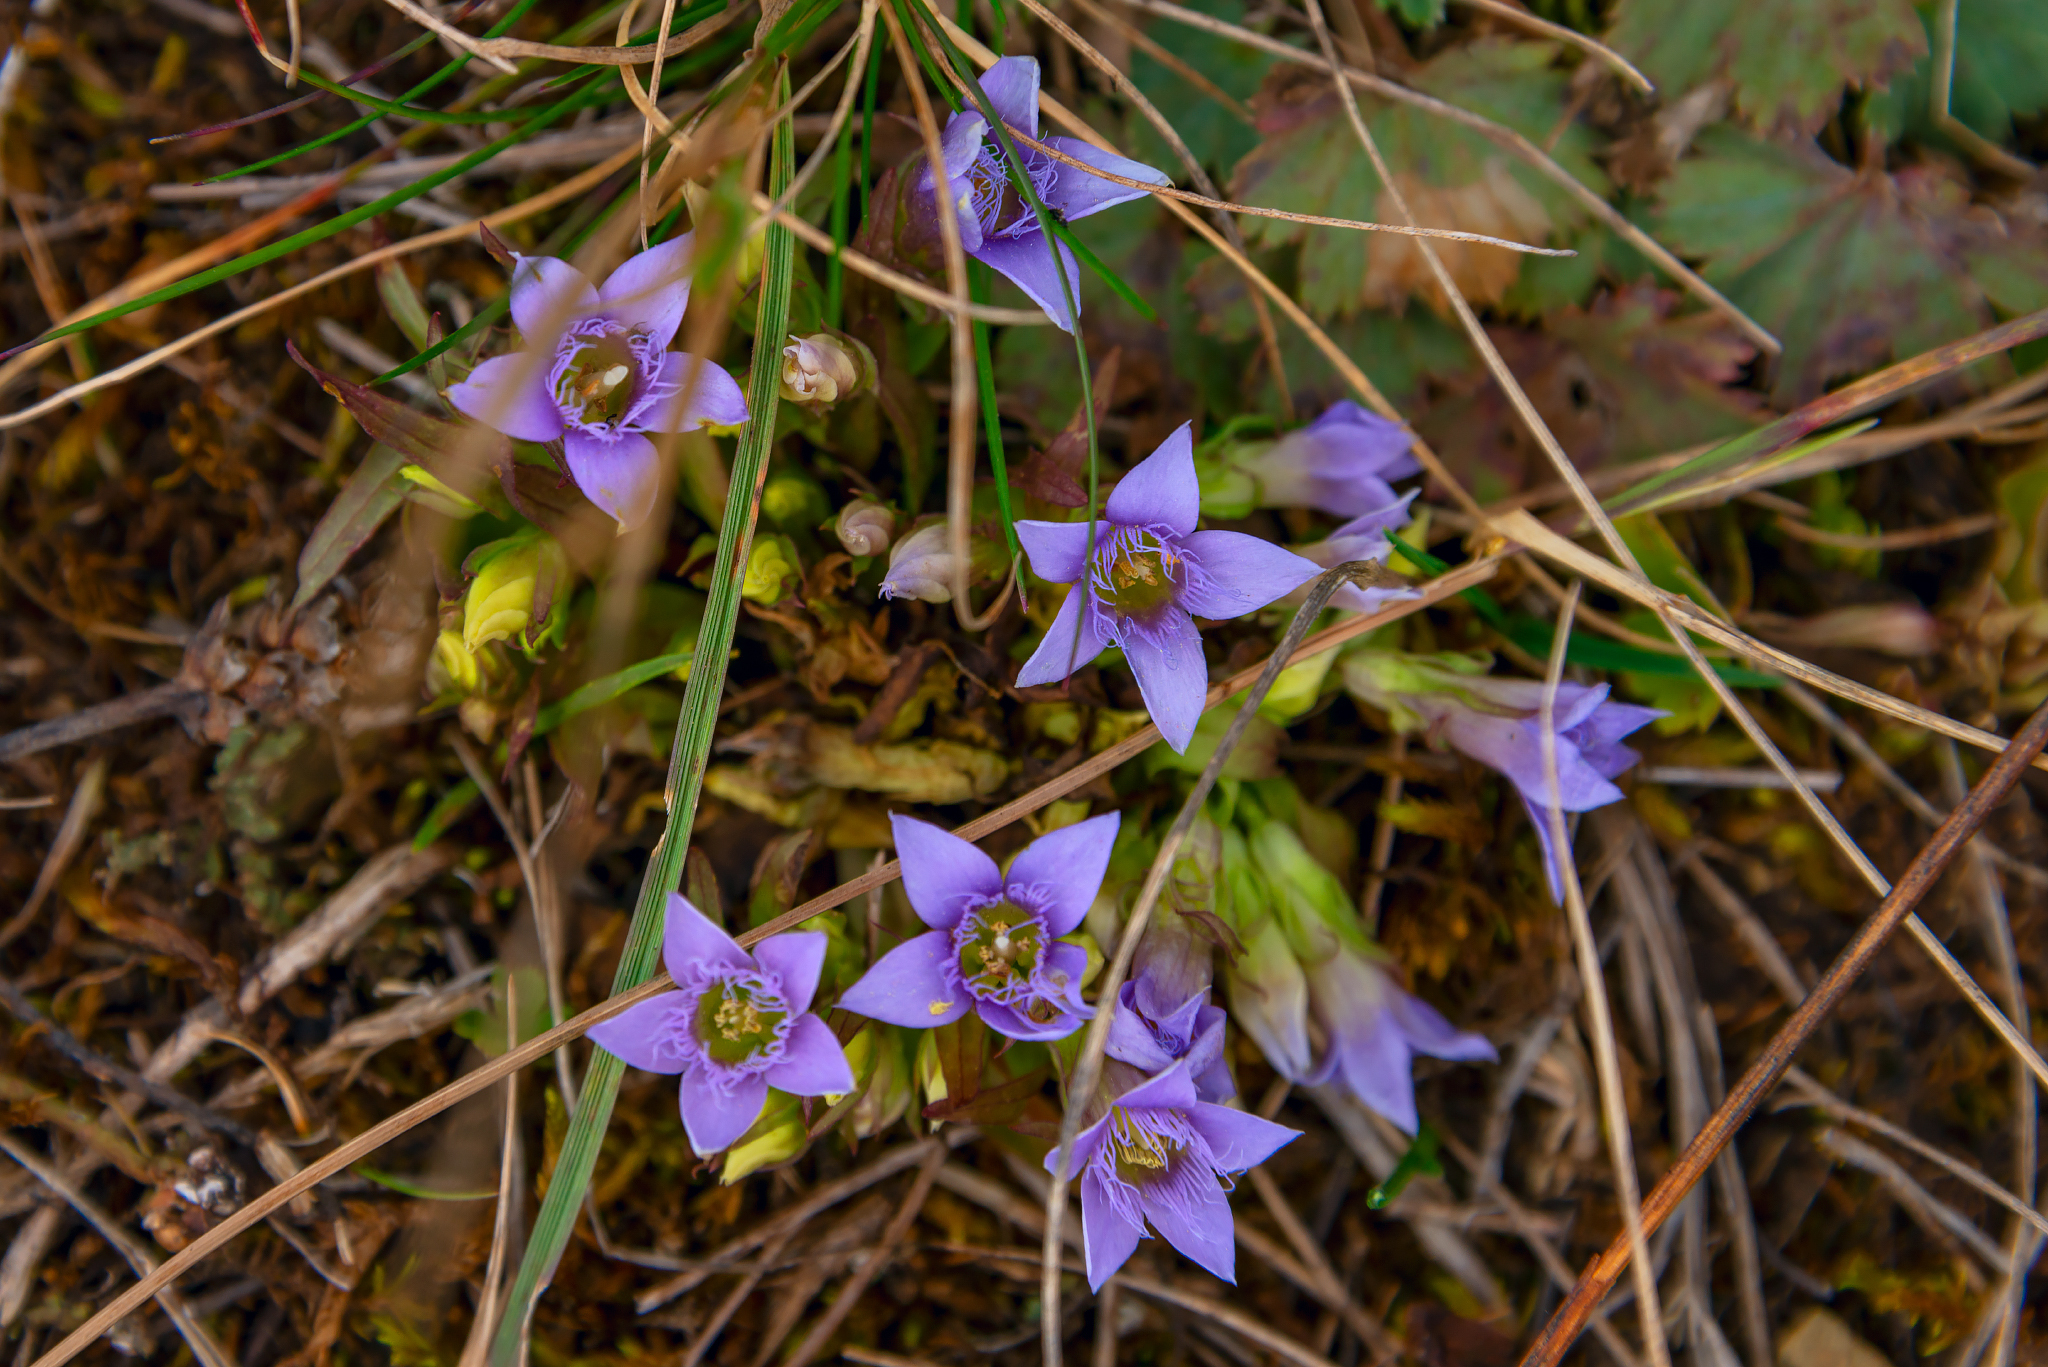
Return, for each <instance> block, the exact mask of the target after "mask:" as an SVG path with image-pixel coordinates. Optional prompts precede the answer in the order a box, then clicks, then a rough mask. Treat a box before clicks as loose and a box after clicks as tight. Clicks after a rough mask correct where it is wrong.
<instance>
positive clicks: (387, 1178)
mask: <svg viewBox="0 0 2048 1367" xmlns="http://www.w3.org/2000/svg"><path fill="white" fill-rule="evenodd" d="M349 1171H350V1172H353V1173H354V1174H355V1175H356V1176H358V1177H360V1178H362V1179H363V1180H364V1181H366V1182H375V1183H376V1184H377V1185H378V1186H380V1187H385V1188H388V1189H389V1190H391V1191H395V1192H397V1193H398V1194H399V1195H400V1196H410V1197H412V1198H414V1199H415V1200H419V1201H494V1200H496V1199H497V1197H498V1193H497V1192H496V1191H436V1190H435V1189H434V1188H432V1187H423V1186H421V1185H419V1184H418V1183H417V1182H412V1181H408V1180H407V1179H405V1178H403V1177H400V1176H399V1175H398V1174H397V1173H394V1172H385V1171H384V1170H383V1169H381V1168H373V1167H369V1166H367V1165H365V1164H361V1163H358V1164H357V1165H356V1166H355V1167H353V1168H350V1169H349Z"/></svg>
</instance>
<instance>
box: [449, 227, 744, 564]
mask: <svg viewBox="0 0 2048 1367" xmlns="http://www.w3.org/2000/svg"><path fill="white" fill-rule="evenodd" d="M692 238H693V235H692V234H690V233H685V234H683V235H682V236H681V237H677V238H672V239H671V240H669V241H667V242H664V243H662V244H661V245H660V246H658V247H653V248H650V249H649V250H647V251H644V252H642V253H640V254H639V255H638V256H635V257H632V258H629V259H628V260H627V261H626V262H625V263H624V264H622V265H621V266H620V267H619V268H618V269H617V270H615V271H613V272H612V273H611V275H610V276H609V277H607V278H606V280H605V282H604V284H603V285H602V286H597V285H592V284H591V283H590V281H589V280H588V279H586V278H585V277H584V275H583V272H581V271H579V270H577V269H576V268H575V267H574V266H572V265H570V264H569V263H568V262H566V261H558V260H556V259H555V258H554V257H552V256H518V257H515V258H514V260H515V263H516V264H515V266H514V269H513V273H512V321H513V322H514V323H517V324H518V325H519V332H520V335H521V337H523V338H524V339H525V342H526V349H525V350H523V351H520V352H516V353H514V354H512V355H510V356H494V357H492V358H491V359H490V360H488V361H485V362H484V363H483V364H482V365H480V366H478V367H477V368H476V369H475V370H474V371H472V372H471V373H470V376H469V378H468V379H466V380H464V381H463V382H462V383H460V384H457V385H453V386H450V388H449V390H448V402H449V403H451V404H453V405H454V406H455V407H456V409H457V410H458V411H460V412H463V413H466V414H468V415H469V416H470V417H472V418H475V419H476V420H477V421H478V422H481V423H483V424H484V425H485V426H487V427H492V428H495V429H497V430H498V431H500V432H503V433H504V434H505V435H506V436H508V437H516V438H517V439H519V440H520V441H557V440H559V441H560V442H561V443H562V455H563V458H564V459H565V460H566V461H567V462H568V466H569V473H570V474H571V475H573V476H574V477H575V479H576V484H577V486H578V487H579V488H581V489H582V490H583V492H584V494H585V495H586V496H588V497H589V499H590V501H591V502H592V503H595V504H596V505H597V506H598V507H600V508H602V509H604V510H605V512H607V513H609V514H611V515H612V517H614V518H615V519H617V521H618V524H619V531H620V532H621V533H625V532H628V531H631V530H632V529H633V528H635V527H637V526H639V525H640V524H641V523H642V522H644V521H646V519H647V515H648V514H649V513H650V512H652V511H653V510H654V498H655V494H656V493H657V491H658V490H659V489H660V487H661V480H660V459H659V457H658V455H657V454H656V452H655V449H654V443H653V442H652V441H650V440H649V439H648V437H647V434H648V433H649V432H684V431H688V430H689V429H691V428H693V427H703V426H706V425H714V426H720V427H731V426H735V425H737V424H739V423H743V422H745V421H746V420H747V400H746V396H745V395H743V394H742V393H740V387H739V385H738V384H737V383H736V382H735V381H734V380H733V378H732V376H730V375H728V374H726V373H725V371H724V370H722V369H721V368H719V367H718V366H716V365H714V364H712V363H711V362H710V361H708V360H705V359H704V358H702V357H698V356H687V355H684V354H683V353H681V352H672V351H670V350H669V349H668V345H669V343H670V342H671V341H673V340H675V335H676V329H677V328H678V327H680V326H681V325H682V321H683V310H684V309H685V308H687V307H688V306H689V302H690V252H691V246H692ZM686 388H687V391H688V392H687V393H686V392H685V389H686Z"/></svg>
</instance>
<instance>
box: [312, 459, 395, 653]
mask: <svg viewBox="0 0 2048 1367" xmlns="http://www.w3.org/2000/svg"><path fill="white" fill-rule="evenodd" d="M404 464H405V457H404V456H402V455H400V454H399V453H398V452H396V451H394V450H392V449H391V448H390V447H389V446H386V445H384V444H383V443H382V442H379V443H377V444H376V445H374V446H372V447H371V448H370V453H369V454H368V455H366V456H364V457H363V463H362V464H361V465H358V466H357V467H356V470H355V473H354V474H352V475H350V476H349V477H348V482H347V483H346V484H344V485H342V486H341V492H340V493H339V494H337V495H335V499H334V502H333V503H332V504H330V505H329V506H328V509H327V511H326V512H324V513H322V514H321V515H320V521H319V522H318V524H316V525H315V526H314V528H313V534H312V535H311V536H309V537H307V538H306V548H305V549H304V550H303V551H301V552H299V586H298V588H297V589H296V590H294V591H293V593H292V602H291V608H290V609H289V610H290V611H292V612H297V611H298V610H299V609H300V608H302V607H304V606H305V605H306V604H308V603H310V602H312V601H313V596H314V595H315V594H317V593H319V592H320V590H322V589H324V588H326V587H327V585H328V583H329V582H331V581H332V580H333V578H334V576H335V575H337V574H339V573H341V567H342V566H343V565H346V564H347V563H348V558H349V557H350V556H352V555H354V554H355V553H356V552H357V551H358V550H359V549H361V548H362V544H363V543H364V542H365V541H368V540H369V539H370V538H371V537H373V536H375V535H376V534H377V529H378V528H379V527H381V526H383V525H384V519H385V518H387V517H390V516H391V514H392V513H394V512H396V511H397V510H398V505H399V504H401V503H403V502H405V494H406V489H407V487H408V486H407V485H406V482H405V481H404V480H402V479H400V478H399V477H398V469H399V467H400V466H402V465H404Z"/></svg>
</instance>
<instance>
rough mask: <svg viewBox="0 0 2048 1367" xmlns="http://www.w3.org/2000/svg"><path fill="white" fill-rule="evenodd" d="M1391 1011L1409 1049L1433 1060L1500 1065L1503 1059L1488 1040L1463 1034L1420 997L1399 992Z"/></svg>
mask: <svg viewBox="0 0 2048 1367" xmlns="http://www.w3.org/2000/svg"><path fill="white" fill-rule="evenodd" d="M1387 1006H1388V1009H1389V1010H1391V1011H1392V1012H1393V1013H1394V1020H1395V1022H1396V1023H1398V1024H1399V1025H1400V1027H1401V1033H1402V1034H1404V1035H1406V1036H1407V1037H1408V1047H1409V1048H1411V1049H1413V1050H1414V1051H1415V1052H1416V1053H1418V1054H1428V1055H1429V1056H1430V1057H1431V1058H1443V1059H1452V1060H1454V1061H1457V1062H1460V1063H1498V1062H1500V1055H1499V1054H1498V1053H1496V1052H1495V1051H1494V1047H1493V1045H1492V1044H1491V1043H1489V1042H1488V1041H1487V1038H1486V1036H1484V1035H1480V1034H1475V1033H1474V1032H1472V1031H1470V1030H1460V1029H1458V1027H1456V1026H1455V1025H1452V1024H1451V1023H1450V1022H1449V1021H1447V1020H1445V1019H1444V1015H1443V1013H1442V1012H1441V1011H1439V1010H1437V1009H1436V1008H1435V1007H1434V1006H1431V1005H1430V1004H1429V1003H1428V1002H1426V1001H1423V1000H1422V999H1421V998H1419V997H1412V996H1410V995H1409V994H1408V993H1406V992H1403V991H1401V990H1400V989H1399V988H1396V989H1395V990H1394V991H1393V993H1392V994H1391V995H1390V996H1389V998H1388V1001H1387Z"/></svg>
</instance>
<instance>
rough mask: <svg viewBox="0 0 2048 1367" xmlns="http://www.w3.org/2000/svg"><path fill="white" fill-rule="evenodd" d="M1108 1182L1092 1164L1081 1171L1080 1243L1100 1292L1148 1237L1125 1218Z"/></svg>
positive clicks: (1091, 1280)
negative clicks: (1111, 1193) (1109, 1189)
mask: <svg viewBox="0 0 2048 1367" xmlns="http://www.w3.org/2000/svg"><path fill="white" fill-rule="evenodd" d="M1106 1183H1107V1179H1106V1178H1104V1177H1103V1175H1102V1174H1101V1173H1099V1172H1097V1171H1096V1170H1095V1169H1094V1168H1093V1167H1092V1166H1091V1167H1090V1168H1088V1169H1087V1171H1085V1172H1083V1173H1082V1174H1081V1246H1082V1249H1083V1251H1084V1253H1085V1254H1086V1256H1087V1261H1088V1289H1089V1290H1090V1291H1100V1290H1101V1289H1102V1284H1103V1283H1104V1282H1106V1281H1108V1280H1109V1279H1110V1278H1111V1277H1113V1276H1115V1275H1116V1271H1117V1269H1118V1268H1120V1267H1122V1266H1123V1265H1124V1263H1125V1262H1127V1261H1128V1260H1129V1259H1130V1256H1131V1254H1132V1253H1134V1252H1136V1251H1137V1247H1138V1240H1140V1239H1142V1238H1144V1237H1145V1231H1144V1230H1143V1229H1142V1228H1141V1227H1139V1226H1137V1225H1134V1224H1132V1223H1131V1222H1130V1221H1129V1220H1127V1219H1125V1218H1124V1214H1123V1212H1122V1211H1120V1210H1118V1209H1117V1207H1116V1203H1115V1202H1114V1201H1112V1200H1110V1199H1109V1193H1108V1192H1107V1191H1106V1190H1105V1189H1104V1188H1105V1185H1106Z"/></svg>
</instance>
